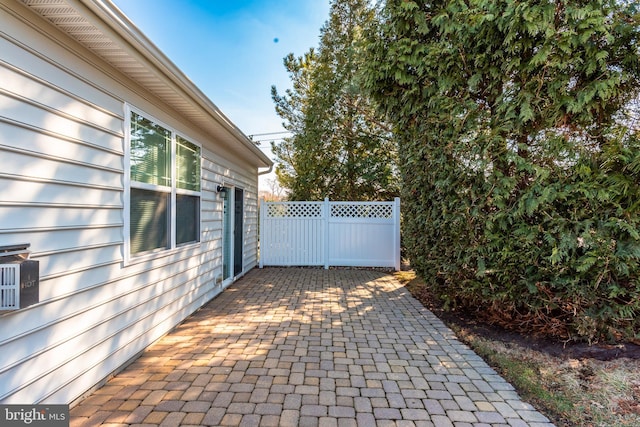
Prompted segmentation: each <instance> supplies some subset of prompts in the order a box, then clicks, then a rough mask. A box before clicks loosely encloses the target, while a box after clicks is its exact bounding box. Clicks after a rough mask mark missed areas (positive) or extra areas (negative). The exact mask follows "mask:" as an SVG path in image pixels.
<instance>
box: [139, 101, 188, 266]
mask: <svg viewBox="0 0 640 427" xmlns="http://www.w3.org/2000/svg"><path fill="white" fill-rule="evenodd" d="M129 129H130V133H129V135H130V149H129V172H130V174H129V178H130V188H129V252H130V254H131V255H140V254H145V253H148V252H152V251H158V250H163V249H171V248H175V247H177V246H180V245H184V244H189V243H196V242H199V241H200V197H201V195H200V163H201V155H200V147H199V146H198V145H196V144H194V143H192V142H190V141H188V140H187V139H185V138H183V137H181V136H180V135H177V134H176V133H175V132H174V131H172V130H170V129H167V128H166V127H164V126H162V125H160V124H158V123H155V122H154V121H152V120H150V119H148V118H146V117H143V116H141V115H140V114H138V113H136V112H133V111H132V112H131V114H130V126H129Z"/></svg>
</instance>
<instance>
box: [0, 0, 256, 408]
mask: <svg viewBox="0 0 640 427" xmlns="http://www.w3.org/2000/svg"><path fill="white" fill-rule="evenodd" d="M126 105H131V106H134V107H135V108H136V110H139V111H142V112H145V113H146V114H148V115H149V116H151V117H152V118H157V119H158V120H161V121H162V122H163V123H166V124H167V125H169V126H171V127H172V128H174V129H176V130H177V131H179V132H180V133H181V134H183V135H184V136H186V137H189V138H190V139H191V140H192V141H194V142H196V143H198V144H200V145H201V146H202V179H201V186H202V197H201V231H200V239H201V241H200V243H199V244H195V245H189V246H186V247H184V248H177V249H173V250H167V251H163V252H162V253H159V254H157V255H155V256H152V257H147V258H144V260H143V261H137V260H136V259H135V258H132V259H128V257H127V256H126V254H125V244H124V242H125V239H127V236H125V235H124V223H125V213H124V212H125V204H126V203H127V200H126V197H125V183H126V179H125V178H126V177H125V175H126V174H127V173H128V171H127V170H126V165H125V156H124V154H125V149H126V139H125V135H126V133H127V132H128V130H127V129H126V128H125V120H124V119H125V117H124V115H125V111H126ZM0 164H1V165H0V245H8V244H14V243H30V244H31V247H30V249H31V251H32V254H31V259H34V260H37V261H39V263H40V285H39V286H40V297H39V301H40V302H39V303H38V304H36V305H33V306H30V307H27V308H25V309H21V310H17V311H14V312H1V313H0V402H1V403H21V404H31V403H52V404H53V403H71V402H73V401H74V400H76V399H78V398H80V397H81V396H82V395H83V394H84V393H85V392H87V391H88V390H90V389H91V388H92V387H94V386H96V385H97V384H99V383H100V382H101V381H103V380H104V379H105V378H106V377H108V376H109V375H110V374H111V373H113V372H114V371H117V370H118V369H119V368H121V367H122V366H123V365H124V364H125V363H127V361H129V360H131V359H132V358H133V357H135V356H136V355H137V354H139V353H140V352H141V351H142V350H143V349H144V348H145V347H147V346H148V345H150V344H151V343H153V342H154V341H155V340H157V339H158V338H159V337H161V336H162V335H164V334H165V333H167V332H168V331H169V330H170V329H172V328H173V327H174V326H176V325H177V324H178V323H180V322H181V321H182V320H183V319H184V318H186V317H187V316H188V315H189V314H191V313H192V312H194V311H195V310H197V309H198V308H199V307H201V306H202V305H203V304H205V303H206V302H207V301H209V300H210V299H211V298H213V297H214V296H215V295H216V294H218V293H219V292H221V291H222V289H223V287H224V286H225V284H226V285H228V283H225V284H223V283H222V280H221V276H222V199H221V197H220V196H219V194H217V193H216V186H217V185H220V184H221V183H224V184H225V185H227V186H238V187H239V188H242V189H243V190H244V195H245V200H244V203H245V219H244V224H245V225H244V233H245V245H244V248H243V250H244V271H245V272H246V271H248V270H250V269H251V268H253V267H254V266H255V265H256V263H257V224H258V213H257V192H258V188H257V185H258V177H257V170H256V167H255V166H251V164H249V162H248V161H246V160H243V159H242V158H240V157H239V156H238V155H235V154H233V153H231V152H229V151H228V150H225V149H223V148H222V147H220V146H218V144H217V143H216V140H214V139H212V138H211V137H210V136H209V135H207V134H205V133H203V132H202V131H200V130H199V129H198V128H197V127H196V126H195V125H192V124H190V123H189V122H188V121H186V120H184V119H183V118H182V117H180V116H179V115H178V114H177V113H176V112H175V111H173V110H171V109H170V108H169V107H166V106H165V105H164V104H163V103H162V101H161V100H159V99H157V98H155V97H153V96H152V95H150V94H149V93H147V92H145V91H144V90H143V89H142V88H140V87H139V86H137V85H136V84H135V83H133V82H132V81H131V80H129V79H128V78H127V77H126V76H124V75H122V74H120V73H119V72H118V71H116V70H115V69H113V68H111V67H110V66H109V65H108V64H107V63H105V62H103V61H101V60H100V59H99V58H98V57H96V56H94V55H93V54H92V53H91V52H89V51H88V50H86V49H84V48H83V47H82V46H81V45H79V44H77V43H75V42H74V41H72V40H71V39H70V38H68V37H66V35H64V34H63V33H61V32H59V31H58V30H56V29H55V28H53V27H52V26H49V25H48V24H46V22H45V21H44V20H42V19H41V18H40V17H38V16H36V15H35V14H30V12H29V11H28V10H27V9H26V8H25V7H23V6H21V5H18V4H17V3H16V2H13V1H9V0H0Z"/></svg>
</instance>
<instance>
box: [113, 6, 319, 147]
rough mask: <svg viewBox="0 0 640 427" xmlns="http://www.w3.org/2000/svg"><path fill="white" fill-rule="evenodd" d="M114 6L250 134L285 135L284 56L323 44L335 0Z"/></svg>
mask: <svg viewBox="0 0 640 427" xmlns="http://www.w3.org/2000/svg"><path fill="white" fill-rule="evenodd" d="M112 1H113V2H114V4H115V5H116V6H117V7H118V8H119V9H120V10H122V11H123V12H124V14H125V15H127V16H128V17H129V19H131V20H132V21H133V23H134V24H135V25H136V26H137V27H138V28H139V29H140V30H141V31H142V32H143V33H144V34H145V35H146V36H147V37H148V38H149V39H150V40H151V41H152V42H153V43H154V44H155V45H156V46H157V47H158V48H159V49H160V50H161V51H162V52H163V53H164V54H165V55H167V57H169V59H170V60H171V61H172V62H173V63H175V64H176V65H177V66H178V68H180V69H181V70H182V72H183V73H185V74H186V75H187V77H189V78H190V79H191V81H193V82H194V83H195V84H196V86H198V87H199V88H200V89H201V90H202V91H203V92H204V93H205V94H206V95H207V96H208V97H209V99H211V100H212V101H213V103H214V104H216V105H217V106H218V108H220V109H221V110H222V112H223V113H224V114H225V115H226V116H227V117H229V119H231V121H232V122H234V123H235V124H236V125H237V126H238V127H239V128H240V129H241V130H242V131H243V132H244V133H245V134H247V135H255V134H259V133H267V132H279V131H282V130H283V128H282V126H281V123H282V120H281V119H280V117H278V115H277V114H276V113H275V110H274V104H273V101H272V100H271V94H270V90H271V86H272V85H276V87H277V88H278V91H279V92H280V93H283V92H284V90H285V89H287V88H288V87H290V80H289V77H288V74H287V72H286V70H285V68H284V65H283V58H284V57H285V56H286V55H288V54H289V53H293V54H295V55H296V56H300V55H302V54H304V53H305V52H307V51H308V50H309V48H311V47H317V46H318V41H319V36H320V28H321V27H322V25H323V24H324V23H325V21H326V20H327V19H328V17H329V2H330V0H112ZM261 148H262V149H263V150H265V152H267V153H268V154H269V155H270V156H271V154H270V153H269V152H268V149H269V148H270V144H269V143H268V142H265V143H262V144H261Z"/></svg>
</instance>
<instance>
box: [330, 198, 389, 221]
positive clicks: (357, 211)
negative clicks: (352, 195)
mask: <svg viewBox="0 0 640 427" xmlns="http://www.w3.org/2000/svg"><path fill="white" fill-rule="evenodd" d="M331 217H332V218H381V219H391V218H393V205H392V204H380V203H376V204H348V203H335V202H334V203H333V204H332V205H331Z"/></svg>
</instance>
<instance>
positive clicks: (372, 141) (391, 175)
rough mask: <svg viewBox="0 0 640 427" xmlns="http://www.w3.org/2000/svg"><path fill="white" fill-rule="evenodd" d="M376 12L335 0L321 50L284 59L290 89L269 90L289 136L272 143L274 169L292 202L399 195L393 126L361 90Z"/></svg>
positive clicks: (362, 3)
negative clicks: (367, 42) (365, 52)
mask: <svg viewBox="0 0 640 427" xmlns="http://www.w3.org/2000/svg"><path fill="white" fill-rule="evenodd" d="M374 16H375V12H374V10H373V9H372V8H370V7H369V5H368V2H367V1H366V0H348V1H338V0H335V1H334V2H333V3H332V5H331V12H330V18H329V20H328V21H327V23H326V24H325V26H324V27H323V28H322V30H321V38H320V45H319V48H318V49H317V51H316V50H314V49H311V50H310V51H309V52H308V53H306V54H305V55H304V56H301V57H294V56H293V55H292V54H290V55H288V56H287V57H286V58H285V61H284V64H285V67H286V69H287V71H288V72H289V75H290V77H291V80H292V83H293V87H292V89H289V90H287V91H286V94H285V95H284V96H282V95H280V94H279V93H278V91H277V89H276V88H275V87H272V97H273V100H274V102H275V104H276V112H277V113H278V114H279V115H280V117H282V118H283V119H284V123H283V125H284V127H285V128H286V129H287V130H290V131H291V132H292V133H293V136H292V137H290V138H286V139H285V140H284V141H283V142H282V143H280V144H273V151H274V153H275V155H276V157H277V160H278V165H277V167H276V174H277V176H278V180H279V182H280V185H281V186H283V187H284V188H286V189H288V191H289V198H290V199H292V200H321V199H323V198H324V197H329V198H331V199H334V200H380V199H389V198H391V197H394V196H396V195H398V192H399V189H398V172H397V162H396V156H397V149H396V144H395V141H394V139H393V136H392V133H391V132H390V128H389V127H388V125H386V123H384V121H383V120H382V119H381V117H380V116H379V115H378V113H377V110H376V108H375V106H374V105H373V104H372V102H371V99H370V98H369V97H368V96H366V95H365V94H364V93H363V92H362V90H361V81H360V80H361V79H360V70H361V69H362V66H363V64H362V60H363V57H362V53H363V50H364V45H363V40H364V32H365V31H366V28H367V27H368V26H369V25H370V24H371V23H372V22H373V19H374Z"/></svg>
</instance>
